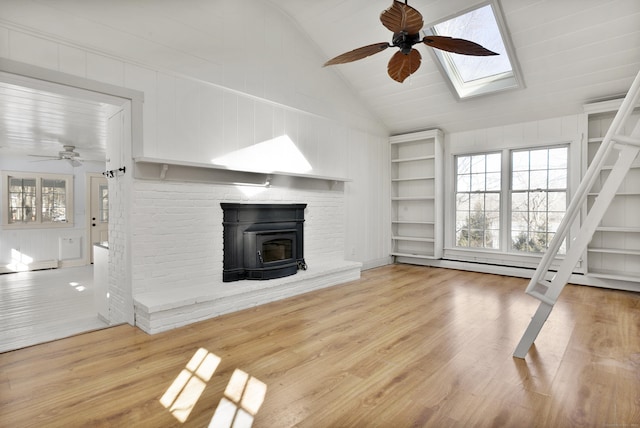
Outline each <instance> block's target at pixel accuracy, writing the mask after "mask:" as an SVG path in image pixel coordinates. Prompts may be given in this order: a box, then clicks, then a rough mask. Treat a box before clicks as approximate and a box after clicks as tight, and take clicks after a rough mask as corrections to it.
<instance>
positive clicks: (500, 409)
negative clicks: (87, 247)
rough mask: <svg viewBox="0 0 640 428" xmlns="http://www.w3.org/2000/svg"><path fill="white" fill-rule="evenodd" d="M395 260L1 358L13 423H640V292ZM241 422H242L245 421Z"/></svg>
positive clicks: (3, 411)
mask: <svg viewBox="0 0 640 428" xmlns="http://www.w3.org/2000/svg"><path fill="white" fill-rule="evenodd" d="M526 284H527V281H526V280H523V279H518V278H510V277H503V276H497V275H487V274H481V273H473V272H462V271H456V270H449V269H437V268H428V267H419V266H410V265H392V266H385V267H382V268H377V269H372V270H368V271H365V272H363V275H362V278H361V279H360V280H358V281H354V282H351V283H347V284H344V285H340V286H335V287H332V288H328V289H324V290H319V291H315V292H312V293H308V294H305V295H300V296H296V297H294V298H290V299H287V300H283V301H279V302H274V303H270V304H267V305H263V306H259V307H256V308H252V309H249V310H245V311H241V312H237V313H233V314H228V315H225V316H221V317H218V318H215V319H211V320H207V321H203V322H200V323H197V324H192V325H190V326H186V327H183V328H180V329H176V330H172V331H168V332H165V333H160V334H157V335H152V336H150V335H147V334H146V333H144V332H142V331H140V330H138V329H136V328H134V327H131V326H128V325H122V326H118V327H113V328H109V329H105V330H101V331H96V332H92V333H87V334H82V335H79V336H74V337H72V338H68V339H63V340H59V341H55V342H51V343H47V344H43V345H38V346H34V347H30V348H26V349H21V350H18V351H13V352H7V353H4V354H0V425H1V426H11V427H31V426H38V427H42V426H47V427H86V426H91V427H93V426H105V427H173V426H183V427H205V426H209V424H210V421H212V420H213V421H214V422H213V423H212V424H211V426H216V427H228V426H231V423H230V421H232V420H233V418H235V421H236V423H237V425H235V426H250V425H251V423H252V424H253V426H254V427H293V426H296V427H417V426H425V427H607V426H619V427H621V426H637V425H638V424H640V310H639V309H640V296H639V295H637V294H633V293H630V292H622V291H616V290H604V289H598V288H589V287H581V286H572V285H569V286H567V287H566V288H565V289H564V291H563V294H562V295H561V297H560V299H559V301H558V303H557V305H556V307H555V309H554V311H553V312H552V313H551V316H550V318H549V320H548V322H547V324H546V325H545V327H544V328H543V330H542V332H541V333H540V336H539V337H538V340H537V341H536V344H535V346H534V348H532V350H531V351H530V352H529V354H528V355H527V357H526V359H525V360H520V359H514V358H513V357H512V352H513V350H514V348H515V346H516V344H517V342H518V340H519V339H520V337H521V335H522V333H523V331H524V329H525V328H526V326H527V325H528V323H529V320H530V318H531V316H532V314H533V313H534V311H535V309H536V308H537V306H538V301H537V300H535V299H533V298H531V297H530V296H527V295H526V294H525V293H524V289H525V287H526ZM243 423H244V425H243Z"/></svg>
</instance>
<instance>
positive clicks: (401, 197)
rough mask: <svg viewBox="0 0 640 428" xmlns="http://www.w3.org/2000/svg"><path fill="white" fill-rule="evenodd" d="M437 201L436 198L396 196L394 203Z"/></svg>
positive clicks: (393, 199)
mask: <svg viewBox="0 0 640 428" xmlns="http://www.w3.org/2000/svg"><path fill="white" fill-rule="evenodd" d="M432 199H435V196H394V197H393V198H391V200H392V201H428V200H432Z"/></svg>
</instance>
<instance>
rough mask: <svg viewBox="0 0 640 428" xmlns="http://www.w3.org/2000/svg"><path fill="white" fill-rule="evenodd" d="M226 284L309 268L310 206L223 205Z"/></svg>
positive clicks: (285, 274)
mask: <svg viewBox="0 0 640 428" xmlns="http://www.w3.org/2000/svg"><path fill="white" fill-rule="evenodd" d="M220 206H221V207H222V211H223V216H222V219H223V221H222V224H223V228H224V229H223V230H224V232H223V248H224V255H223V270H222V280H223V281H224V282H231V281H239V280H241V279H258V280H265V279H273V278H280V277H283V276H289V275H294V274H295V273H297V271H298V269H306V268H307V265H306V263H305V261H304V234H303V232H304V229H303V224H304V209H305V208H306V206H307V204H232V203H221V204H220Z"/></svg>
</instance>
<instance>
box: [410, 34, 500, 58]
mask: <svg viewBox="0 0 640 428" xmlns="http://www.w3.org/2000/svg"><path fill="white" fill-rule="evenodd" d="M422 41H423V42H424V43H425V44H426V45H427V46H431V47H432V48H436V49H441V50H443V51H447V52H453V53H457V54H462V55H474V56H490V55H500V54H498V53H495V52H493V51H490V50H489V49H487V48H485V47H483V46H481V45H479V44H477V43H476V42H472V41H470V40H465V39H455V38H453V37H448V36H425V37H424V38H423V39H422Z"/></svg>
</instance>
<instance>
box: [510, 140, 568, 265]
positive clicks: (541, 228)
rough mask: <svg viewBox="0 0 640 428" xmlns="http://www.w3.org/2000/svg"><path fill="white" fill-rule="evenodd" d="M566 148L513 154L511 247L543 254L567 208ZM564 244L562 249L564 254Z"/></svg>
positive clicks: (522, 151)
mask: <svg viewBox="0 0 640 428" xmlns="http://www.w3.org/2000/svg"><path fill="white" fill-rule="evenodd" d="M567 154H568V149H567V147H555V148H544V149H535V150H519V151H514V152H512V155H511V170H512V171H511V247H512V248H513V249H514V250H516V251H524V252H530V253H542V252H544V251H546V249H547V248H548V247H549V243H550V242H551V240H552V239H553V236H554V234H555V232H556V231H557V230H558V226H559V225H560V222H561V221H562V218H563V217H564V213H565V211H566V207H567ZM565 250H566V247H565V243H563V245H562V247H561V248H560V250H559V253H560V254H564V252H565Z"/></svg>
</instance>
